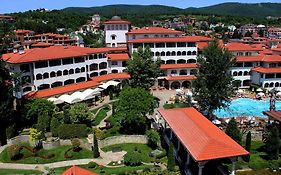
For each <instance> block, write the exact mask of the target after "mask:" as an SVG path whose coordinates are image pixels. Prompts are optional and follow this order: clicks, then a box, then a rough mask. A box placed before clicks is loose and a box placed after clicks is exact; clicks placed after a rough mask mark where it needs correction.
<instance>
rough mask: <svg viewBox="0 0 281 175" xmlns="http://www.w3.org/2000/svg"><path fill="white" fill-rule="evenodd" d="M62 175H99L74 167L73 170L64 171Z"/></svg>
mask: <svg viewBox="0 0 281 175" xmlns="http://www.w3.org/2000/svg"><path fill="white" fill-rule="evenodd" d="M61 175H98V174H97V173H94V172H92V171H89V170H87V169H84V168H81V167H79V166H76V165H73V166H72V167H71V168H69V169H67V170H66V171H64V172H63V173H62V174H61Z"/></svg>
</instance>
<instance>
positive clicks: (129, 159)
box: [124, 152, 142, 166]
mask: <svg viewBox="0 0 281 175" xmlns="http://www.w3.org/2000/svg"><path fill="white" fill-rule="evenodd" d="M141 157H142V155H141V153H139V152H133V153H130V152H128V153H127V154H126V155H125V156H124V164H125V165H127V166H139V165H141V164H142V159H141Z"/></svg>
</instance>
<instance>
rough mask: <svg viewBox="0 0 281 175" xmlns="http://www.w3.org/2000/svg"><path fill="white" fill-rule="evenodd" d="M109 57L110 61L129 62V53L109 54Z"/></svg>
mask: <svg viewBox="0 0 281 175" xmlns="http://www.w3.org/2000/svg"><path fill="white" fill-rule="evenodd" d="M107 57H108V59H109V60H112V61H115V60H116V61H126V60H129V59H130V57H129V54H128V53H111V54H107Z"/></svg>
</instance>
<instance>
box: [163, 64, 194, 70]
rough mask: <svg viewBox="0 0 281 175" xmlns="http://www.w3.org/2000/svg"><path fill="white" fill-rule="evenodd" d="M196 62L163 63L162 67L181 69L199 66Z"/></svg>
mask: <svg viewBox="0 0 281 175" xmlns="http://www.w3.org/2000/svg"><path fill="white" fill-rule="evenodd" d="M197 67H198V65H197V64H196V63H187V64H161V66H160V69H180V68H197Z"/></svg>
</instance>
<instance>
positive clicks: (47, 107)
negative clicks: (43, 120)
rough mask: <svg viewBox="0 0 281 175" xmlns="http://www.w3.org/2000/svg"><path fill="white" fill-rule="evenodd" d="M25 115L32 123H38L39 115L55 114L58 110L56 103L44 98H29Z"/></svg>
mask: <svg viewBox="0 0 281 175" xmlns="http://www.w3.org/2000/svg"><path fill="white" fill-rule="evenodd" d="M24 108H25V117H26V119H27V120H28V121H30V122H31V123H36V122H37V120H38V117H39V116H42V115H48V116H53V114H54V113H56V112H57V111H58V108H57V106H56V105H54V104H53V103H52V102H50V101H48V100H47V99H44V98H35V99H32V100H29V101H28V102H27V103H26V104H25V106H24Z"/></svg>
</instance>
